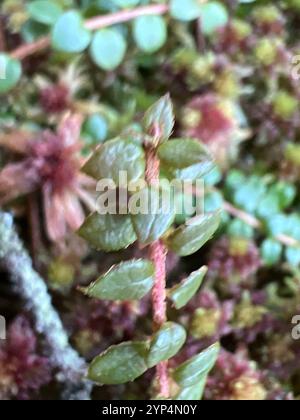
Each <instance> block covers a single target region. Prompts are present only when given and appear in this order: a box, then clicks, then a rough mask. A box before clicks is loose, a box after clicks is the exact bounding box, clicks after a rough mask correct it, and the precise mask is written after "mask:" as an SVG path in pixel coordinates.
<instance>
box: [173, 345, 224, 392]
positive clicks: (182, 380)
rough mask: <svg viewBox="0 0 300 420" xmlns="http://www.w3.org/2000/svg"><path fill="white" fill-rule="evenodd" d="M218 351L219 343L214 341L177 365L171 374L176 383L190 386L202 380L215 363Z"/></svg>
mask: <svg viewBox="0 0 300 420" xmlns="http://www.w3.org/2000/svg"><path fill="white" fill-rule="evenodd" d="M219 351H220V345H219V343H215V344H213V345H212V346H210V347H209V348H207V349H206V350H204V351H203V352H201V353H200V354H197V355H196V356H194V357H192V358H190V359H188V360H187V361H186V362H184V363H183V364H182V365H180V366H178V367H177V368H176V369H175V371H174V374H173V377H174V379H175V381H176V382H177V383H178V385H180V386H182V387H190V386H193V385H195V384H197V383H199V382H201V381H203V380H204V378H205V377H206V376H207V374H208V373H209V372H210V370H211V369H212V368H213V366H214V364H215V363H216V360H217V357H218V354H219Z"/></svg>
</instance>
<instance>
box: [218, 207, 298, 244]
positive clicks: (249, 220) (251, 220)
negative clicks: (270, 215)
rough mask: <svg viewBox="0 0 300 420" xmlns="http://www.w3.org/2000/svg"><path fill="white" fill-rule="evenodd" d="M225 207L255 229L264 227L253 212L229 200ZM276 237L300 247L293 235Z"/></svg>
mask: <svg viewBox="0 0 300 420" xmlns="http://www.w3.org/2000/svg"><path fill="white" fill-rule="evenodd" d="M223 208H224V210H225V211H227V212H228V213H229V214H231V215H232V216H234V217H237V218H238V219H240V220H242V221H243V222H245V223H246V224H247V225H249V226H252V227H253V228H254V229H262V228H263V225H262V223H261V221H260V220H258V219H257V218H256V217H254V216H252V215H251V214H248V213H246V212H245V211H243V210H240V209H238V208H236V207H234V206H233V205H232V204H230V203H228V202H226V201H225V202H224V204H223ZM276 239H277V240H278V241H279V242H281V243H282V244H283V245H286V246H292V247H298V248H299V247H300V242H299V241H297V239H294V238H292V237H291V236H288V235H285V234H283V233H282V234H280V235H277V236H276Z"/></svg>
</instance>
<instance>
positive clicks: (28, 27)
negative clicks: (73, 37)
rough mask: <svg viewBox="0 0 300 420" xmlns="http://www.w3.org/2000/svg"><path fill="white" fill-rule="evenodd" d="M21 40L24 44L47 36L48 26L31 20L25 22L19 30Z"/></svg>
mask: <svg viewBox="0 0 300 420" xmlns="http://www.w3.org/2000/svg"><path fill="white" fill-rule="evenodd" d="M21 35H22V39H23V40H24V41H25V42H26V43H31V42H34V41H37V40H38V39H39V38H42V37H43V36H48V35H49V26H46V25H43V24H42V23H39V22H36V21H34V20H32V19H29V20H27V21H26V22H25V23H24V25H23V26H22V28H21Z"/></svg>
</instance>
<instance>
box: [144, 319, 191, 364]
mask: <svg viewBox="0 0 300 420" xmlns="http://www.w3.org/2000/svg"><path fill="white" fill-rule="evenodd" d="M185 340H186V331H185V329H184V328H183V327H182V326H181V325H179V324H176V323H174V322H166V323H165V324H164V325H163V326H162V327H161V328H160V330H159V331H157V333H156V334H155V335H154V337H153V338H152V340H151V344H150V350H149V354H148V359H147V364H148V367H149V368H151V367H153V366H156V365H157V364H158V363H160V362H162V361H164V360H168V359H171V357H173V356H175V354H177V353H178V352H179V350H180V349H181V347H182V346H183V345H184V343H185Z"/></svg>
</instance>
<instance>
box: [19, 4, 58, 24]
mask: <svg viewBox="0 0 300 420" xmlns="http://www.w3.org/2000/svg"><path fill="white" fill-rule="evenodd" d="M27 12H28V14H29V16H30V17H31V18H32V19H33V20H35V21H36V22H39V23H43V24H44V25H53V24H54V23H55V22H56V21H57V19H58V18H59V16H60V15H61V14H62V13H63V9H62V8H61V7H60V6H59V5H58V4H57V3H56V2H53V1H50V0H36V1H32V2H31V3H29V4H28V5H27Z"/></svg>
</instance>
